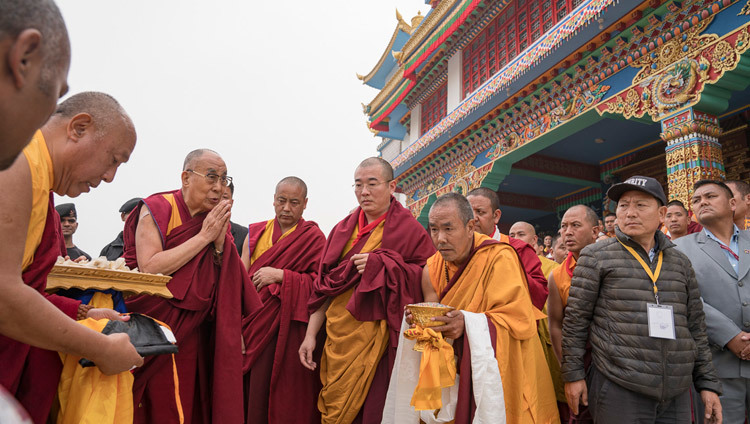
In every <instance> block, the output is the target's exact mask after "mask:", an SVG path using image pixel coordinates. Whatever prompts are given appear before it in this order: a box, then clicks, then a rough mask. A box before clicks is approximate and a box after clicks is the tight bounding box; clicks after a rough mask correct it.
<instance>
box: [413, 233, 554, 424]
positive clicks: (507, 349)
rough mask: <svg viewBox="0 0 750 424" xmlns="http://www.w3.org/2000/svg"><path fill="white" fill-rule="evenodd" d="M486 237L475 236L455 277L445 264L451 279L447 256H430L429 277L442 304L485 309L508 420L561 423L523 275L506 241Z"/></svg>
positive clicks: (464, 308)
mask: <svg viewBox="0 0 750 424" xmlns="http://www.w3.org/2000/svg"><path fill="white" fill-rule="evenodd" d="M489 240H490V238H489V237H487V236H485V235H482V234H479V233H475V234H474V249H475V251H474V253H473V256H472V257H471V258H470V260H469V262H468V264H467V265H466V266H465V267H464V268H463V269H462V270H461V272H460V274H459V275H458V276H457V277H456V274H457V271H459V269H458V267H457V266H455V265H453V264H451V263H448V264H447V269H448V277H449V278H451V281H450V282H449V281H447V280H446V274H445V270H446V262H445V260H444V259H443V257H442V256H441V255H440V254H439V253H436V254H435V255H433V256H432V257H431V258H430V259H428V260H427V266H428V267H429V274H430V281H431V283H432V286H433V288H434V289H435V291H436V292H437V293H438V294H439V296H440V302H441V303H443V304H445V305H449V306H453V307H455V308H457V309H461V310H465V311H468V312H474V313H483V314H485V315H486V316H487V318H488V320H489V321H490V322H491V324H492V326H491V327H494V333H495V356H496V359H497V363H498V367H499V369H500V376H501V377H502V385H503V391H504V398H505V409H506V416H507V422H508V423H559V422H560V419H559V415H558V410H557V403H556V400H555V393H554V389H553V387H552V380H551V378H550V374H549V370H548V369H547V364H546V362H545V359H544V352H543V351H542V346H541V343H540V341H539V337H538V336H537V328H536V320H537V315H536V314H535V311H534V307H533V306H532V303H531V298H530V295H529V290H528V288H527V284H526V277H525V273H524V271H523V268H522V267H521V263H520V261H519V259H518V255H517V253H516V251H515V250H514V249H513V248H512V247H511V246H510V245H508V244H505V243H497V242H488V243H483V242H485V241H489ZM449 284H450V286H449ZM491 330H492V328H491ZM491 334H492V331H491ZM460 396H461V394H460V393H459V397H460Z"/></svg>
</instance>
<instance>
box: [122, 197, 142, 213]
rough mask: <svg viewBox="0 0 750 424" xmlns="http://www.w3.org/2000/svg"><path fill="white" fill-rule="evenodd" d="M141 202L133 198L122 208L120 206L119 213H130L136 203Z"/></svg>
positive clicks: (137, 198)
mask: <svg viewBox="0 0 750 424" xmlns="http://www.w3.org/2000/svg"><path fill="white" fill-rule="evenodd" d="M140 201H141V198H140V197H134V198H132V199H130V200H128V201H127V202H125V203H123V204H122V206H120V213H130V211H132V210H133V209H135V207H136V206H138V202H140Z"/></svg>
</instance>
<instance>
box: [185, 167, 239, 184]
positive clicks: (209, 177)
mask: <svg viewBox="0 0 750 424" xmlns="http://www.w3.org/2000/svg"><path fill="white" fill-rule="evenodd" d="M187 172H192V173H193V174H195V175H200V176H201V177H203V178H205V179H206V182H207V183H208V184H210V185H214V184H216V183H218V182H219V181H221V185H222V186H224V187H227V186H228V185H229V184H231V183H232V177H227V176H224V177H222V176H221V175H219V174H214V173H209V174H205V175H204V174H201V173H200V172H195V171H193V170H192V169H188V170H187Z"/></svg>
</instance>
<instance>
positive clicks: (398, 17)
mask: <svg viewBox="0 0 750 424" xmlns="http://www.w3.org/2000/svg"><path fill="white" fill-rule="evenodd" d="M396 20H397V21H398V22H403V21H404V17H403V16H401V13H399V11H398V8H396Z"/></svg>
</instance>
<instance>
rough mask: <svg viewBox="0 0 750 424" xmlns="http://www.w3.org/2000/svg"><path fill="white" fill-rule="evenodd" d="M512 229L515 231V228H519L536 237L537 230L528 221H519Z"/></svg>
mask: <svg viewBox="0 0 750 424" xmlns="http://www.w3.org/2000/svg"><path fill="white" fill-rule="evenodd" d="M510 228H511V231H512V230H513V228H519V229H522V230H524V231H526V232H527V233H529V234H531V235H534V236H535V235H536V230H535V229H534V226H533V225H531V224H529V223H528V222H526V221H518V222H516V223H515V224H513V226H511V227H510Z"/></svg>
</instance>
